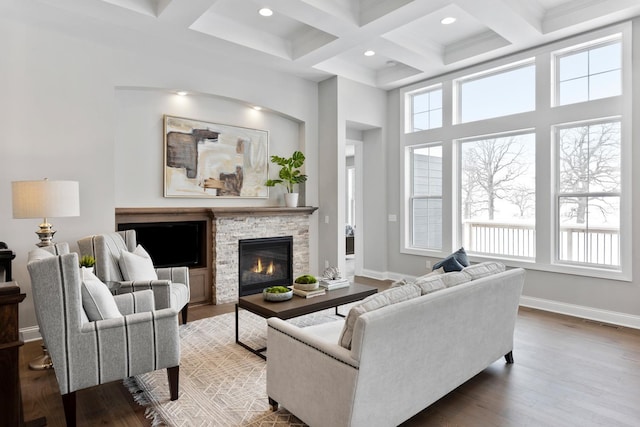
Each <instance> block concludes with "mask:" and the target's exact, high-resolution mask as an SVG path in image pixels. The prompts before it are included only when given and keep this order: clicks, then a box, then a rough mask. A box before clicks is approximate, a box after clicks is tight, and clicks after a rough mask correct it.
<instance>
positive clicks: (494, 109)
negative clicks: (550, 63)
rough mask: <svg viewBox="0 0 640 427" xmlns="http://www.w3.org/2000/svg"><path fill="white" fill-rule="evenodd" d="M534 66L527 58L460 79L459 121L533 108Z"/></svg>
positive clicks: (486, 117) (497, 115) (534, 104)
mask: <svg viewBox="0 0 640 427" xmlns="http://www.w3.org/2000/svg"><path fill="white" fill-rule="evenodd" d="M535 71H536V67H535V64H533V63H532V62H531V61H530V60H528V61H526V62H525V63H524V64H522V63H517V64H514V65H511V66H509V67H507V68H506V69H503V68H500V69H499V70H491V71H488V72H484V73H481V74H480V75H479V76H477V75H474V76H470V77H464V78H462V79H459V80H458V81H457V82H456V83H457V87H458V91H459V94H460V95H459V100H458V104H459V108H458V109H459V113H458V114H459V121H460V122H461V123H466V122H472V121H476V120H483V119H489V118H493V117H501V116H506V115H509V114H516V113H522V112H525V111H533V110H534V109H535V107H536V89H535V88H536V79H535Z"/></svg>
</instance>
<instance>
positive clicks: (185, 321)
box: [182, 303, 189, 325]
mask: <svg viewBox="0 0 640 427" xmlns="http://www.w3.org/2000/svg"><path fill="white" fill-rule="evenodd" d="M188 311H189V304H188V303H187V304H185V306H184V307H183V308H182V324H183V325H186V324H187V312H188Z"/></svg>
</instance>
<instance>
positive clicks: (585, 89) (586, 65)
mask: <svg viewBox="0 0 640 427" xmlns="http://www.w3.org/2000/svg"><path fill="white" fill-rule="evenodd" d="M556 76H557V77H556V79H557V85H556V88H557V92H556V104H557V105H567V104H573V103H576V102H584V101H591V100H594V99H600V98H606V97H609V96H617V95H620V94H621V93H622V92H621V91H622V44H621V42H620V41H617V42H607V43H602V44H597V45H595V46H591V47H586V48H582V49H579V50H577V51H576V50H571V51H569V52H564V53H558V54H556Z"/></svg>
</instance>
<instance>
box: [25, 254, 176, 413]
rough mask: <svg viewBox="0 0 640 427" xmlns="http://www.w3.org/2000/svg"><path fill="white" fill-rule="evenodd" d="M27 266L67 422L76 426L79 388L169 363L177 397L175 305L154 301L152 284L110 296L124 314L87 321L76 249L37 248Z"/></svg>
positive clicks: (172, 384) (171, 389) (30, 256)
mask: <svg viewBox="0 0 640 427" xmlns="http://www.w3.org/2000/svg"><path fill="white" fill-rule="evenodd" d="M27 268H28V270H29V275H30V276H31V286H32V292H33V299H34V306H35V310H36V315H37V318H38V324H39V326H40V333H41V334H42V337H43V339H44V341H45V342H46V343H47V347H48V350H49V354H50V356H51V358H52V360H53V366H54V369H55V374H56V379H57V381H58V385H59V387H60V393H61V394H62V400H63V405H64V411H65V418H66V421H67V425H68V426H75V421H76V410H75V406H76V405H75V402H76V397H75V392H76V391H77V390H81V389H84V388H87V387H92V386H95V385H98V384H104V383H107V382H110V381H115V380H121V379H124V378H127V377H131V376H135V375H139V374H143V373H145V372H150V371H154V370H157V369H164V368H167V374H168V378H169V389H170V396H171V400H176V399H177V398H178V377H179V364H180V340H179V335H178V319H177V317H178V316H177V312H176V311H175V310H174V309H171V308H169V306H168V304H166V303H165V305H164V306H163V305H156V304H157V303H156V302H154V297H153V295H152V293H153V292H152V291H150V290H146V291H142V292H131V293H128V294H123V295H116V296H113V297H112V298H113V299H114V300H115V303H116V305H117V307H118V310H119V311H120V314H122V316H121V317H117V318H109V319H105V320H96V321H89V320H88V317H87V313H86V312H85V309H84V308H83V305H82V292H83V290H82V278H81V272H80V268H79V266H78V254H76V253H70V254H64V255H54V254H53V253H51V251H49V252H45V251H43V250H42V249H36V250H34V251H32V252H31V253H30V254H29V262H28V263H27ZM106 294H107V295H109V296H110V294H109V293H108V292H106ZM110 297H111V296H110ZM156 301H157V299H156ZM154 306H155V307H154ZM145 309H146V310H149V309H150V311H143V310H145Z"/></svg>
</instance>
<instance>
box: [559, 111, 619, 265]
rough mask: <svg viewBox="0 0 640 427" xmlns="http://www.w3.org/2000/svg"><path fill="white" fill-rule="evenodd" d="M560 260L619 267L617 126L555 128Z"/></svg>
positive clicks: (604, 124) (615, 123)
mask: <svg viewBox="0 0 640 427" xmlns="http://www.w3.org/2000/svg"><path fill="white" fill-rule="evenodd" d="M556 140H557V150H556V152H557V158H556V162H557V175H558V177H557V182H558V189H557V205H558V219H557V224H558V229H557V234H556V235H557V242H558V259H559V260H561V261H569V262H579V263H585V264H595V265H599V266H616V267H617V266H620V187H621V175H620V160H621V159H620V148H621V146H620V122H619V121H611V122H603V123H595V124H584V125H580V126H571V127H565V128H558V129H557V130H556Z"/></svg>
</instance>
